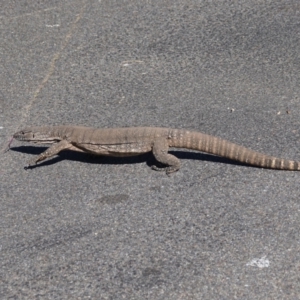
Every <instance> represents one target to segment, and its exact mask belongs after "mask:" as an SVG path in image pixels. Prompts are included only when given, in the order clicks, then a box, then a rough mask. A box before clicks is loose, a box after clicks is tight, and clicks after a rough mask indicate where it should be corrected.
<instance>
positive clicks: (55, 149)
mask: <svg viewBox="0 0 300 300" xmlns="http://www.w3.org/2000/svg"><path fill="white" fill-rule="evenodd" d="M72 147H73V145H72V144H71V143H69V142H68V141H66V140H62V141H60V142H58V143H56V144H53V145H52V146H51V147H49V148H48V149H47V150H46V151H44V152H42V153H41V154H40V155H38V156H36V157H34V158H33V159H31V160H30V161H29V162H28V166H27V167H25V168H28V167H30V166H33V165H35V164H37V163H38V162H39V161H42V160H45V159H46V158H49V157H52V156H54V155H56V154H58V153H59V152H60V151H62V150H65V149H69V148H72Z"/></svg>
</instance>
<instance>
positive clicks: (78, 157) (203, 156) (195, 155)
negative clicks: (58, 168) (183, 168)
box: [10, 146, 248, 169]
mask: <svg viewBox="0 0 300 300" xmlns="http://www.w3.org/2000/svg"><path fill="white" fill-rule="evenodd" d="M47 148H48V147H41V146H19V147H11V148H10V150H13V151H17V152H20V153H26V154H33V155H39V154H41V153H42V152H44V151H45V150H46V149H47ZM169 153H170V154H172V155H174V156H176V157H177V158H178V159H180V160H181V159H192V160H199V161H208V162H215V163H222V164H230V165H238V166H248V165H246V164H243V163H240V162H237V161H233V160H230V159H227V158H224V157H220V156H215V155H212V154H207V153H203V152H191V151H180V150H179V151H172V150H171V151H169ZM63 160H70V161H78V162H84V163H91V164H106V165H120V164H138V163H142V162H146V164H147V165H148V166H153V165H159V163H158V162H157V161H156V159H155V157H154V156H153V154H152V153H145V154H140V155H136V156H128V157H113V156H101V155H93V154H88V153H82V152H76V151H72V150H64V151H61V152H60V153H58V154H57V156H55V157H53V158H50V159H48V160H45V161H43V162H40V163H38V164H37V165H35V166H31V167H29V168H30V169H32V168H36V167H43V166H49V165H53V164H56V163H58V162H60V161H63Z"/></svg>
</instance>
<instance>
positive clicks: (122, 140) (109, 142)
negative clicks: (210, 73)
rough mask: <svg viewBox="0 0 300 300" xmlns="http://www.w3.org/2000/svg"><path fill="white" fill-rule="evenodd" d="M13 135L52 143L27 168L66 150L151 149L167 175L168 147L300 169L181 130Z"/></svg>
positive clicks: (171, 163) (67, 129) (173, 163)
mask: <svg viewBox="0 0 300 300" xmlns="http://www.w3.org/2000/svg"><path fill="white" fill-rule="evenodd" d="M13 138H15V139H17V140H19V141H26V142H32V143H46V144H53V145H52V146H51V147H49V148H48V149H47V150H46V151H44V152H43V153H41V154H40V155H38V156H37V157H35V158H34V159H32V160H30V161H29V163H28V166H27V168H28V167H30V166H32V165H35V164H36V163H37V162H39V161H42V160H44V159H46V158H49V157H52V156H54V155H56V154H58V153H59V152H60V151H62V150H66V149H69V150H75V151H80V152H88V153H93V154H96V155H106V156H134V155H139V154H143V153H146V152H151V151H152V153H153V155H154V157H155V159H156V160H157V161H158V162H160V163H161V164H163V165H164V166H165V167H163V168H161V167H158V166H153V167H152V168H153V169H154V170H165V171H166V173H167V174H170V173H172V172H176V171H178V170H179V168H180V161H179V159H178V158H177V157H176V156H174V155H172V154H170V153H168V150H169V147H170V148H185V149H191V150H197V151H201V152H206V153H210V154H213V155H217V156H221V157H225V158H228V159H231V160H235V161H238V162H241V163H244V164H247V165H250V166H256V167H261V168H269V169H281V170H294V171H296V170H297V171H300V162H297V161H292V160H287V159H281V158H277V157H273V156H269V155H265V154H262V153H259V152H256V151H253V150H250V149H248V148H245V147H243V146H239V145H237V144H234V143H231V142H229V141H226V140H224V139H221V138H218V137H215V136H211V135H207V134H203V133H200V132H196V131H189V130H185V129H171V128H160V127H127V128H126V127H124V128H102V129H96V128H91V127H83V126H41V127H39V126H35V127H27V128H25V129H23V130H20V131H18V132H16V133H15V134H14V135H13ZM25 168H26V167H25Z"/></svg>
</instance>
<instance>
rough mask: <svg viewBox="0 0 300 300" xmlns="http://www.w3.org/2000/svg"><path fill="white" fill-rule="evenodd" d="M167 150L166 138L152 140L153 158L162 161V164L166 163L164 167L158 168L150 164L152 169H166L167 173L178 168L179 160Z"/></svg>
mask: <svg viewBox="0 0 300 300" xmlns="http://www.w3.org/2000/svg"><path fill="white" fill-rule="evenodd" d="M168 150H169V144H168V141H167V140H166V139H156V140H155V141H154V144H153V147H152V153H153V155H154V157H155V159H156V160H157V161H158V162H160V163H162V164H163V165H166V167H163V168H159V167H157V166H152V169H153V170H156V171H166V173H167V174H170V173H173V172H176V171H178V170H179V168H180V160H179V159H178V158H177V157H176V156H174V155H172V154H169V153H168Z"/></svg>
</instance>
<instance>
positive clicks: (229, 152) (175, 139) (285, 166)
mask: <svg viewBox="0 0 300 300" xmlns="http://www.w3.org/2000/svg"><path fill="white" fill-rule="evenodd" d="M170 137H171V143H170V147H176V148H185V149H192V150H197V151H202V152H206V153H210V154H214V155H217V156H221V157H225V158H228V159H231V160H235V161H238V162H241V163H245V164H247V165H251V166H257V167H261V168H268V169H279V170H290V171H300V162H298V161H293V160H287V159H283V158H278V157H274V156H270V155H266V154H263V153H259V152H257V151H253V150H251V149H249V148H246V147H243V146H240V145H237V144H234V143H231V142H229V141H226V140H224V139H221V138H218V137H215V136H211V135H207V134H203V133H200V132H196V131H187V130H180V129H174V130H172V131H171V132H170Z"/></svg>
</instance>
